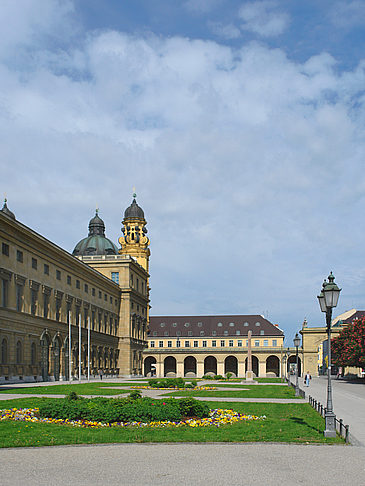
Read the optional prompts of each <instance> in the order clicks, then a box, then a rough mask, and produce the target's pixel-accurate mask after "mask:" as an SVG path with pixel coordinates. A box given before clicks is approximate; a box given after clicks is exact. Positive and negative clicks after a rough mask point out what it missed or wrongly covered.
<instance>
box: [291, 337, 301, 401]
mask: <svg viewBox="0 0 365 486" xmlns="http://www.w3.org/2000/svg"><path fill="white" fill-rule="evenodd" d="M293 341H294V346H295V348H296V358H297V359H296V363H297V364H296V370H295V396H296V397H299V384H298V348H299V346H300V337H299V335H298V333H296V335H295V338H294V339H293Z"/></svg>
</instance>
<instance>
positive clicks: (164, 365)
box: [144, 315, 285, 378]
mask: <svg viewBox="0 0 365 486" xmlns="http://www.w3.org/2000/svg"><path fill="white" fill-rule="evenodd" d="M249 330H251V331H252V341H251V343H252V370H253V372H254V374H255V376H258V377H270V376H272V377H274V376H283V375H284V374H285V371H284V369H283V366H284V360H283V343H284V333H283V331H282V330H281V329H279V327H278V326H277V325H274V324H272V323H271V322H269V321H268V320H267V319H265V318H264V317H263V316H260V315H225V316H151V317H150V331H149V335H148V348H147V349H145V350H144V375H145V376H151V374H156V376H157V377H164V376H167V377H184V376H185V377H191V378H193V377H202V376H203V375H206V374H210V375H222V376H223V375H226V374H227V373H231V374H232V376H233V377H236V376H238V377H244V376H245V373H246V367H247V346H248V331H249Z"/></svg>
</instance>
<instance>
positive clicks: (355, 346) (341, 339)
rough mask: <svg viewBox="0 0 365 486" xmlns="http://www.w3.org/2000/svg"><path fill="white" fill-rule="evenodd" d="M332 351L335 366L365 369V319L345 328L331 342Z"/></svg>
mask: <svg viewBox="0 0 365 486" xmlns="http://www.w3.org/2000/svg"><path fill="white" fill-rule="evenodd" d="M331 351H332V362H333V364H335V365H337V366H355V367H359V368H365V317H363V318H362V319H357V320H355V321H354V322H352V323H351V324H349V325H348V326H346V327H345V328H343V329H342V331H341V332H340V334H339V335H338V337H337V338H334V339H332V340H331Z"/></svg>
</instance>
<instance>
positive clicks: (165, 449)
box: [0, 443, 365, 486]
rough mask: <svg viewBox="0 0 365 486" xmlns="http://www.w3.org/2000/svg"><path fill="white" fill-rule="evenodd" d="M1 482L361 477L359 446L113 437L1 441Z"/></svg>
mask: <svg viewBox="0 0 365 486" xmlns="http://www.w3.org/2000/svg"><path fill="white" fill-rule="evenodd" d="M0 454H1V461H0V463H1V466H0V474H1V484H2V485H3V486H23V485H27V486H58V485H65V484H72V485H73V486H86V485H97V486H99V485H100V486H104V485H110V486H112V485H122V486H124V485H133V486H142V485H143V486H146V485H147V486H149V485H153V486H155V485H156V486H164V485H166V486H167V485H169V486H171V485H172V484H173V485H176V486H185V485H188V486H206V485H209V486H215V485H217V486H222V485H224V486H225V485H227V486H228V485H229V486H243V485H245V486H250V485H263V486H279V485H280V486H282V485H283V484H286V485H288V486H296V485H301V486H303V485H317V484H320V485H321V486H326V485H331V486H335V485H340V484H341V485H346V484H356V485H362V484H365V460H364V459H365V449H364V448H362V447H351V446H323V445H319V446H316V445H293V444H291V445H287V444H222V443H217V444H191V443H189V444H116V445H105V446H103V445H98V446H68V447H64V446H62V447H43V448H41V449H37V448H28V449H27V448H24V449H5V450H2V451H1V452H0Z"/></svg>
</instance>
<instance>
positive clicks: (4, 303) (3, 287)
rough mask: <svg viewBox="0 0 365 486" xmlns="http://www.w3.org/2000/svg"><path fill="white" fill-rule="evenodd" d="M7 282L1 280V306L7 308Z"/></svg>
mask: <svg viewBox="0 0 365 486" xmlns="http://www.w3.org/2000/svg"><path fill="white" fill-rule="evenodd" d="M8 284H9V283H8V281H7V280H5V279H2V280H1V306H2V307H7V306H8Z"/></svg>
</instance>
